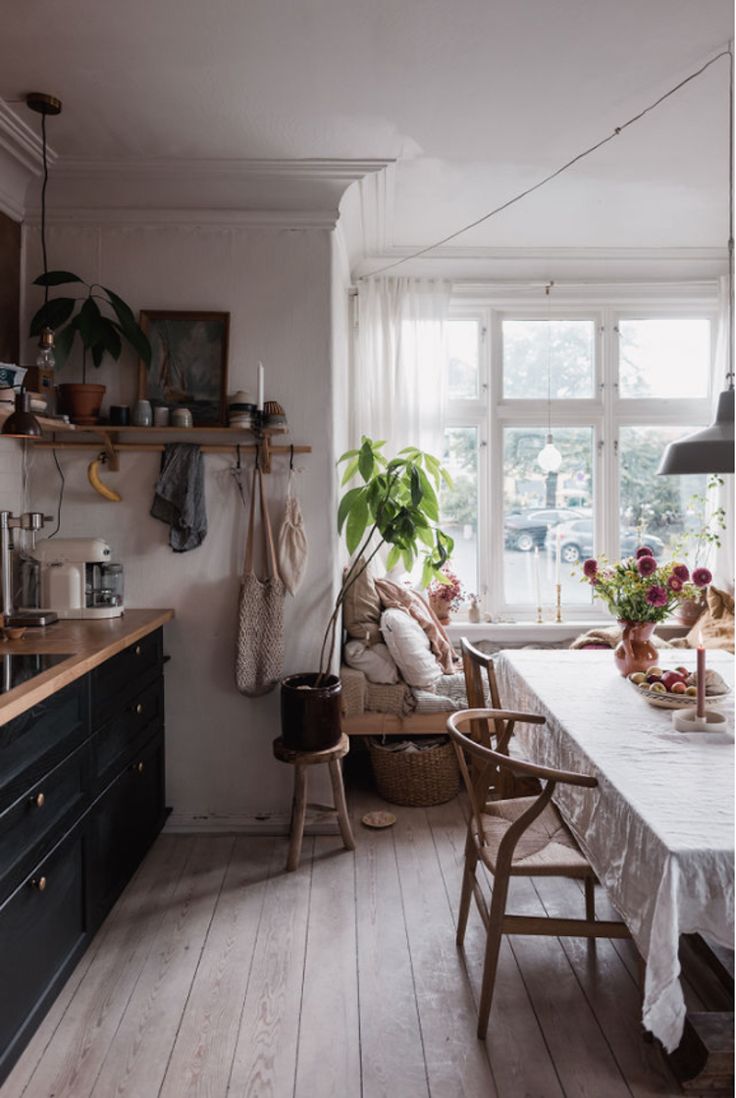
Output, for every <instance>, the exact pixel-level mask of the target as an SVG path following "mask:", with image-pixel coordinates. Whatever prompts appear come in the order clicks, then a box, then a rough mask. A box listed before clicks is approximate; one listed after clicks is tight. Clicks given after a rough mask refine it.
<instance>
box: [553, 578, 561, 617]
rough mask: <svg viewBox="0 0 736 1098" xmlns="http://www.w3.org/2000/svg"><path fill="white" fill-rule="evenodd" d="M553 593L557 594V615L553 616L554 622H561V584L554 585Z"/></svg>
mask: <svg viewBox="0 0 736 1098" xmlns="http://www.w3.org/2000/svg"><path fill="white" fill-rule="evenodd" d="M555 592H556V594H557V614H556V616H555V621H556V622H561V621H562V584H561V583H556V584H555Z"/></svg>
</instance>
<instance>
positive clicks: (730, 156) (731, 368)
mask: <svg viewBox="0 0 736 1098" xmlns="http://www.w3.org/2000/svg"><path fill="white" fill-rule="evenodd" d="M728 53H729V64H730V76H729V88H728V361H727V365H726V369H727V373H726V383H727V385H728V388H729V389H733V387H734V386H733V380H734V379H733V375H734V330H733V325H734V282H733V279H734V272H733V260H734V255H733V250H734V249H733V92H734V87H733V42H732V43H731V44H730V46H729V49H728Z"/></svg>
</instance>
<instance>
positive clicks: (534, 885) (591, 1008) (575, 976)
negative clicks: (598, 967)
mask: <svg viewBox="0 0 736 1098" xmlns="http://www.w3.org/2000/svg"><path fill="white" fill-rule="evenodd" d="M532 888H533V889H534V892H535V894H536V896H537V899H538V900H539V902H540V904H541V905H542V908H543V910H544V913H545V915H547V917H549V908H548V907H547V905H546V904H545V902H544V899H543V898H542V896H541V895H540V892H539V889H538V888H537V883H536V881H535V880H534V879H533V878H532ZM556 940H557V944H558V945H559V947H560V949H561V950H562V955H563V957H564V958H565V960H566V961H567V964H568V967H569V969H570V972H571V973H572V976H573V979H574V980H575V983H576V984H577V985H578V987H579V988H580V991H581V994H582V996H583V998H584V999H585V1002H586V1003H587V1005H588V1009H589V1011H590V1013H591V1015H592V1016H593V1019H594V1021H595V1024H596V1025H597V1026H598V1029H599V1030H600V1033H601V1036H602V1038H603V1041H604V1043H605V1045H606V1047H607V1048H608V1051H609V1052H610V1054H611V1059H612V1060H613V1062H614V1064H615V1065H616V1067H617V1069H618V1073H619V1075H620V1076H621V1078H622V1080H623V1083H624V1086H625V1087H626V1089H627V1090H628V1092H629V1094H630V1095H631V1098H635V1095H634V1092H633V1091H632V1089H631V1087H630V1086H629V1080H628V1079H627V1078H626V1075H625V1073H624V1070H623V1068H622V1066H621V1064H620V1063H619V1061H618V1056H617V1055H616V1053H615V1052H614V1050H613V1048H612V1046H611V1042H610V1041H609V1040H608V1036H607V1034H606V1031H605V1030H604V1028H603V1026H602V1025H601V1021H600V1019H599V1017H598V1012H597V1011H596V1009H595V1007H594V1006H593V1003H592V1001H591V999H590V997H589V996H588V993H587V992H586V990H585V988H584V987H583V984H582V983H581V981H580V978H579V976H578V974H577V970H576V969H575V965H574V964H573V963H572V961H571V960H570V955H569V954H568V952H567V950H566V949H565V943H564V942H563V940H562V938H557V939H556ZM591 940H592V942H593V945H594V946H595V944H596V942H595V939H591ZM603 940H604V941H611V939H603Z"/></svg>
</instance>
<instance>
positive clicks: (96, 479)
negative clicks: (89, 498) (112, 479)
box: [87, 455, 123, 503]
mask: <svg viewBox="0 0 736 1098" xmlns="http://www.w3.org/2000/svg"><path fill="white" fill-rule="evenodd" d="M101 460H102V455H100V456H99V457H96V458H95V459H94V461H90V463H89V465H88V466H87V479H88V480H89V482H90V484H91V485H92V487H93V488H94V490H95V491H96V492H99V493H100V495H101V496H102V498H103V499H106V500H109V502H110V503H120V502H121V501H122V498H123V497H122V496H121V495H120V493H119V492H116V491H115V489H114V488H109V487H108V486H107V484H103V482H102V481H101V480H100V472H99V470H100V462H101Z"/></svg>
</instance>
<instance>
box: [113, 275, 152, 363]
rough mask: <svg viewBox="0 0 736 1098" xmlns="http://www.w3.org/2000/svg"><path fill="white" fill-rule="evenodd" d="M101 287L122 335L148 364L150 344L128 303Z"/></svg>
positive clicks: (149, 360) (149, 361)
mask: <svg viewBox="0 0 736 1098" xmlns="http://www.w3.org/2000/svg"><path fill="white" fill-rule="evenodd" d="M101 289H103V290H104V291H105V293H106V294H107V296H108V298H109V300H110V304H111V305H112V307H113V309H114V311H115V315H116V316H117V318H118V322H119V324H120V331H121V333H122V335H123V336H124V338H125V339H126V340H127V341H128V343H129V344H130V345H131V347H132V348H133V350H134V351H135V352H136V354H137V355H138V357H139V358H140V359H142V360H143V362H144V363H145V364H146V366H147V367H148V366H150V365H151V344H150V343H149V342H148V337H147V336H146V334H145V332H144V331H143V329H142V328H141V327H140V325H139V324H138V321H137V320H136V319H135V316H134V315H133V310H132V309H131V307H130V305H128V304H126V302H125V301H123V299H122V297H119V296H118V295H117V294H116V293H113V291H112V290H108V288H107V286H102V287H101Z"/></svg>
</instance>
